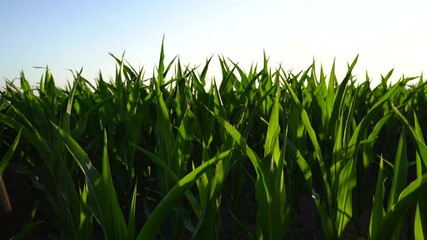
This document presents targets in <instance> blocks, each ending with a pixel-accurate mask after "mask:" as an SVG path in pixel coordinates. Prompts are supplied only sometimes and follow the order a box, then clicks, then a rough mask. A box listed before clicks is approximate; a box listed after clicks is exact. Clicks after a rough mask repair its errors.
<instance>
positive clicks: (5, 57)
mask: <svg viewBox="0 0 427 240" xmlns="http://www.w3.org/2000/svg"><path fill="white" fill-rule="evenodd" d="M426 13H427V1H425V0H416V1H414V0H407V1H401V0H400V1H394V0H392V1H385V0H379V1H368V0H361V1H338V0H335V1H332V0H323V1H310V0H301V1H271V0H264V1H254V0H228V1H226V0H222V1H221V0H217V1H206V0H199V1H193V0H191V1H190V0H181V1H178V0H168V1H166V0H164V1H99V0H93V1H90V0H88V1H79V0H77V1H68V0H57V1H53V0H51V1H47V0H38V1H35V0H1V2H0V34H1V35H0V78H1V80H0V86H4V79H9V80H12V79H14V78H16V77H18V76H19V72H20V71H21V70H24V72H25V73H26V75H27V78H28V79H29V80H30V82H31V84H36V83H37V82H38V81H39V80H40V76H41V75H42V73H43V70H41V69H35V68H33V67H34V66H41V67H44V66H46V65H48V66H49V68H50V69H51V70H52V72H53V75H54V77H55V79H56V81H57V82H58V85H65V82H66V81H67V80H68V81H69V80H71V79H72V75H71V74H70V73H69V71H68V70H67V69H73V70H78V69H80V68H81V67H83V69H84V70H83V75H84V76H85V77H86V78H88V79H90V80H92V79H94V78H95V77H96V76H97V72H98V71H99V70H101V71H102V73H103V75H104V76H105V77H108V76H110V75H112V74H113V73H114V67H115V62H114V60H113V59H112V58H111V57H110V56H109V55H108V53H109V52H112V53H113V54H115V55H117V56H121V54H122V53H123V51H126V55H125V58H126V59H127V60H128V61H129V62H130V63H131V64H132V65H133V66H135V67H136V68H138V67H140V66H144V69H146V73H147V75H150V74H151V71H152V69H153V67H154V65H155V64H157V61H158V56H159V49H160V44H161V40H162V37H163V35H165V37H166V38H165V51H166V59H167V60H170V59H172V58H173V57H174V56H176V55H179V56H180V59H181V62H182V63H185V64H190V65H198V64H200V63H203V62H204V61H205V59H206V58H208V57H210V56H211V55H214V56H218V55H224V56H226V57H229V58H231V59H232V60H234V61H235V62H239V63H240V64H241V65H242V67H243V68H247V67H248V66H249V65H250V64H251V63H252V62H260V60H261V59H262V53H263V49H265V51H266V53H267V54H268V55H269V56H270V64H271V66H273V67H275V66H278V64H279V63H282V66H283V67H284V68H285V69H286V70H291V69H292V70H293V71H294V72H298V71H300V70H304V69H305V68H307V67H308V66H309V65H310V64H311V62H312V60H313V58H314V59H315V60H316V62H317V63H319V64H323V65H324V67H325V68H326V69H327V70H329V69H330V66H331V63H332V61H333V59H334V57H336V60H337V65H338V66H337V68H338V74H341V75H340V76H339V77H343V75H344V72H345V68H346V64H347V62H351V61H352V60H353V58H354V57H355V56H356V55H357V54H360V57H359V63H358V65H356V71H355V73H356V74H357V75H358V77H359V78H360V79H364V73H365V70H368V72H369V74H370V76H371V77H373V78H374V80H375V79H379V77H380V74H383V75H384V74H386V73H387V72H388V71H389V70H390V69H391V68H395V74H394V78H395V79H396V80H397V79H398V78H399V77H400V76H401V75H402V74H403V73H404V74H405V75H411V76H415V75H419V74H421V72H424V73H426V72H427V43H426V41H427V18H426V17H425V16H426V15H425V14H426ZM214 61H215V62H216V63H217V58H216V57H215V58H214ZM215 71H216V67H215V64H214V65H212V71H211V74H212V75H215Z"/></svg>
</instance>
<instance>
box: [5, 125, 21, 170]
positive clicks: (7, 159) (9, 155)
mask: <svg viewBox="0 0 427 240" xmlns="http://www.w3.org/2000/svg"><path fill="white" fill-rule="evenodd" d="M21 132H22V128H21V129H19V131H18V134H17V135H16V137H15V140H13V143H12V145H10V147H9V150H7V152H6V154H5V155H4V156H3V158H2V160H1V162H0V177H1V176H3V173H4V171H5V170H6V167H7V165H8V164H9V162H10V160H11V159H12V156H13V153H14V152H15V149H16V147H17V146H18V143H19V139H20V138H21Z"/></svg>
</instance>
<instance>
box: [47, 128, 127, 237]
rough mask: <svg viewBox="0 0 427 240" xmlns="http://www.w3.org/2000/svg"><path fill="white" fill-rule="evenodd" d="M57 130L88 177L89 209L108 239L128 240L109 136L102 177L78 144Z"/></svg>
mask: <svg viewBox="0 0 427 240" xmlns="http://www.w3.org/2000/svg"><path fill="white" fill-rule="evenodd" d="M54 127H55V128H56V129H57V130H58V132H59V134H60V135H61V139H62V140H63V142H64V144H65V145H66V147H67V149H68V151H69V152H70V153H71V155H72V156H73V158H74V160H75V161H76V162H77V163H78V165H79V167H80V168H81V170H82V171H83V173H84V175H85V178H86V186H87V187H88V198H89V199H88V202H87V207H88V208H89V210H90V211H91V212H92V214H93V216H94V217H95V218H96V220H97V221H98V222H99V223H100V225H101V227H102V229H103V230H104V234H105V238H106V239H126V238H127V227H126V223H125V221H124V217H123V214H122V212H121V209H120V206H119V204H118V200H117V196H116V193H115V190H114V186H113V182H112V179H111V172H110V167H109V163H108V154H107V146H106V144H107V142H106V141H107V136H106V133H105V134H104V151H103V173H102V175H101V174H100V173H99V172H98V170H96V168H95V167H94V166H93V165H92V163H91V162H90V160H89V158H88V157H87V154H86V153H85V152H84V150H83V149H82V148H81V147H80V146H79V145H78V143H77V142H76V141H74V139H72V138H71V136H70V135H69V134H68V133H66V132H65V131H64V130H62V129H60V128H59V127H57V126H56V125H54Z"/></svg>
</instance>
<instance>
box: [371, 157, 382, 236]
mask: <svg viewBox="0 0 427 240" xmlns="http://www.w3.org/2000/svg"><path fill="white" fill-rule="evenodd" d="M383 201H384V161H383V158H382V157H381V161H380V167H379V170H378V178H377V183H376V187H375V195H374V203H373V206H372V212H371V220H370V222H369V236H370V239H372V237H373V236H376V235H378V233H379V232H378V231H379V228H380V225H381V222H382V220H383V218H384V215H385V210H384V206H383Z"/></svg>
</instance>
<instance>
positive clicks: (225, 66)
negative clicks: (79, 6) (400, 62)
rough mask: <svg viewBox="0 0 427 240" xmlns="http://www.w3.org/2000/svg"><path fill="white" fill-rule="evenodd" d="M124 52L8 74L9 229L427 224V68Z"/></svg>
mask: <svg viewBox="0 0 427 240" xmlns="http://www.w3.org/2000/svg"><path fill="white" fill-rule="evenodd" d="M112 57H113V58H114V59H115V61H116V63H117V65H116V74H115V77H114V78H111V79H110V80H109V81H106V80H105V79H104V78H103V76H102V74H101V73H100V74H99V77H98V78H97V79H96V81H95V84H93V83H91V82H90V81H88V80H87V79H85V78H84V77H83V76H82V71H77V72H73V75H74V81H73V82H72V83H69V84H68V86H67V87H66V88H65V89H61V88H58V87H56V86H55V81H54V78H53V76H52V74H51V72H50V71H49V69H46V72H45V74H44V75H43V76H42V78H41V80H40V83H39V85H38V86H37V87H34V86H30V85H29V83H28V81H27V79H26V78H25V75H24V73H23V72H22V73H21V76H20V86H17V85H15V84H14V83H13V82H11V81H8V82H6V87H5V88H4V89H3V90H2V91H1V92H0V138H1V142H0V149H1V152H2V155H1V156H0V159H1V163H0V176H3V180H2V181H4V185H3V187H2V190H4V194H3V195H2V196H3V198H2V204H3V205H4V207H5V208H4V209H6V210H8V211H4V210H2V211H3V212H2V213H1V227H0V230H1V232H0V234H1V238H2V239H3V238H12V239H26V238H30V239H80V240H81V239H138V240H141V239H387V240H388V239H424V236H425V235H426V233H427V197H426V196H427V187H426V186H427V171H426V169H427V147H426V144H425V136H426V132H425V131H426V130H427V122H426V121H425V119H427V110H426V109H427V87H426V84H425V82H424V80H423V77H422V76H421V77H416V78H415V77H411V78H408V77H401V78H400V79H399V80H398V81H397V82H396V83H393V84H392V83H390V79H391V76H392V71H390V72H389V73H388V74H387V75H385V76H382V79H381V82H380V84H379V85H378V86H376V87H371V80H370V78H369V76H368V75H366V79H365V81H360V80H357V79H356V77H355V76H353V75H352V70H353V68H354V66H355V65H356V62H357V57H356V58H355V60H354V61H353V62H352V63H351V64H349V65H348V72H347V74H346V75H345V76H343V78H338V76H336V75H335V70H334V65H335V64H333V65H332V67H331V71H330V72H329V73H326V72H324V70H323V68H320V70H319V69H316V67H315V64H314V63H313V64H312V65H311V66H310V67H309V68H308V69H307V70H305V71H302V72H299V73H297V74H294V73H292V72H287V71H285V70H284V69H283V68H282V67H278V68H276V69H275V70H272V69H271V67H269V65H268V58H267V57H265V56H264V62H263V66H262V67H258V66H257V65H253V66H252V67H251V68H250V69H249V71H245V70H243V69H241V68H240V67H239V66H238V65H237V64H235V63H234V62H232V61H231V60H228V59H226V58H224V57H220V58H219V63H220V66H221V74H222V76H221V79H220V81H216V79H213V80H212V81H211V79H207V73H208V67H209V64H210V62H211V60H212V58H210V59H208V60H207V61H206V64H205V65H204V66H201V67H199V68H190V67H188V66H184V65H182V64H181V63H180V60H179V58H174V59H173V60H172V61H171V62H170V63H165V60H164V59H165V57H164V50H163V44H162V48H161V54H160V61H159V64H158V66H157V68H156V73H155V74H153V76H149V77H148V78H147V77H146V76H144V70H143V69H135V68H133V67H132V66H131V65H130V64H129V63H127V62H126V61H125V60H124V58H123V57H122V58H117V57H115V56H113V55H112ZM21 192H24V193H23V194H20V193H21ZM8 193H9V194H8ZM21 202H25V204H26V205H25V207H24V206H20V205H19V203H21ZM17 210H20V212H23V214H21V215H19V216H18V217H19V218H20V222H19V224H17V223H16V222H11V221H12V220H13V219H14V214H16V213H15V212H16V211H17ZM37 237H39V238H37Z"/></svg>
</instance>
